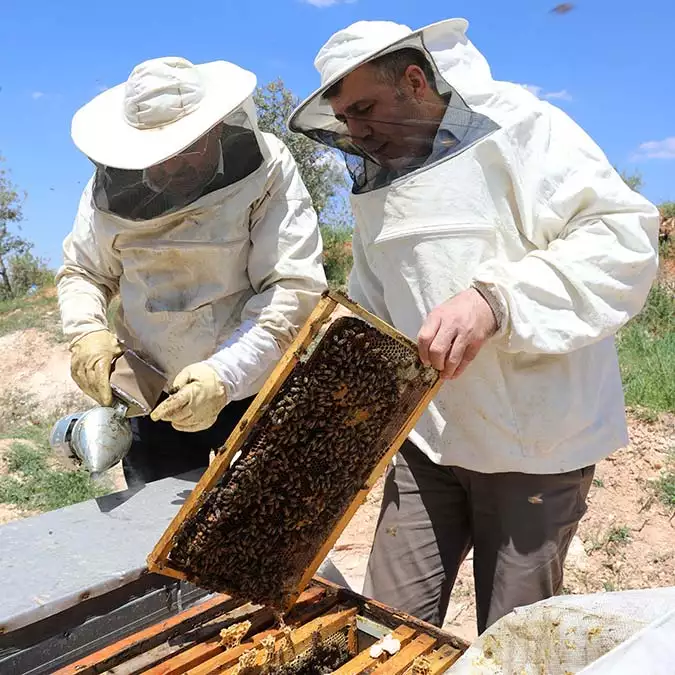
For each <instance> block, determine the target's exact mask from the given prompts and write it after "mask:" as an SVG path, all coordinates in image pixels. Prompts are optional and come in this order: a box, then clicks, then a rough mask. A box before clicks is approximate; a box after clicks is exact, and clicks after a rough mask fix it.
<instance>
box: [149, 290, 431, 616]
mask: <svg viewBox="0 0 675 675" xmlns="http://www.w3.org/2000/svg"><path fill="white" fill-rule="evenodd" d="M336 311H338V312H339V311H347V312H350V313H351V314H353V315H355V316H357V317H359V318H361V319H363V320H364V321H367V322H368V323H370V324H371V325H372V326H374V327H375V328H377V329H378V330H380V331H381V332H382V333H385V334H386V335H388V336H389V337H391V338H393V339H395V340H397V341H399V342H401V343H403V344H404V345H405V346H406V347H408V348H415V349H416V345H415V343H414V342H412V341H411V340H409V339H408V338H407V337H405V336H404V335H402V334H401V333H399V332H398V331H397V330H395V329H394V328H392V327H391V326H390V325H388V324H387V323H386V322H384V321H382V320H381V319H379V318H378V317H376V316H374V315H373V314H371V313H370V312H367V311H366V310H364V309H363V308H362V307H360V306H359V305H357V304H356V303H354V302H353V301H351V300H350V299H349V298H347V297H346V296H344V295H342V294H340V293H333V292H326V293H324V294H323V295H322V297H321V300H320V301H319V303H318V305H317V306H316V307H315V309H314V311H313V312H312V314H311V315H310V316H309V318H308V319H307V321H306V322H305V324H304V326H303V327H302V328H301V330H300V331H299V332H298V335H297V336H296V338H295V340H294V341H293V343H292V344H291V346H290V347H289V348H288V349H287V351H286V352H285V354H284V355H283V356H282V358H281V360H280V361H279V363H278V364H277V366H276V367H275V369H274V370H273V372H272V374H271V375H270V377H269V378H268V379H267V381H266V382H265V384H264V386H263V388H262V389H261V390H260V392H259V393H258V395H257V396H256V398H255V399H254V401H253V402H252V403H251V406H250V407H249V409H248V410H247V412H246V414H245V415H244V417H243V419H242V420H241V422H240V423H239V425H238V426H237V428H236V429H235V430H234V431H233V432H232V434H231V435H230V436H229V438H228V439H227V441H226V442H225V445H224V446H223V448H222V449H221V450H220V452H219V453H218V454H217V455H216V456H215V458H214V459H213V461H212V462H211V464H210V465H209V467H208V468H207V469H206V471H205V473H204V474H203V475H202V477H201V479H200V480H199V482H198V483H197V485H196V486H195V488H194V489H193V491H192V493H191V494H190V496H189V497H188V498H187V500H186V501H185V503H184V504H183V505H182V507H181V509H180V511H179V512H178V513H177V514H176V516H175V517H174V519H173V521H172V522H171V523H170V524H169V526H168V528H167V529H166V531H165V532H164V534H163V535H162V537H161V538H160V540H159V541H158V542H157V544H156V545H155V547H154V549H153V550H152V552H151V553H150V555H149V556H148V559H147V563H148V569H149V570H150V571H151V572H156V573H158V574H164V575H166V576H170V577H174V578H176V579H187V578H188V575H187V574H185V573H184V572H183V571H181V570H178V569H174V568H173V567H172V566H171V562H170V561H169V554H170V552H171V548H172V545H173V539H174V537H175V536H176V534H177V533H178V532H179V531H180V529H181V527H182V525H183V524H184V523H185V522H186V521H187V520H188V519H189V518H190V517H191V516H192V515H194V514H195V513H196V512H197V510H198V509H199V508H200V507H201V506H202V504H203V503H204V501H205V499H206V498H207V496H208V494H209V491H210V490H211V489H212V488H213V487H215V486H216V485H217V484H218V481H219V480H220V478H221V477H222V475H223V474H224V472H225V471H226V470H227V469H228V468H229V466H230V464H231V462H232V459H233V458H234V456H235V455H236V454H237V452H238V451H239V449H240V448H241V447H242V445H243V444H244V442H245V441H246V439H247V437H248V435H249V433H250V432H251V431H252V430H253V429H254V428H255V425H256V422H257V421H258V420H259V419H260V417H261V416H262V415H263V414H264V412H265V410H266V406H267V404H268V403H269V402H270V401H271V400H272V399H273V397H274V396H275V395H276V393H277V392H278V391H279V389H280V388H281V386H282V385H283V384H284V382H285V381H286V379H287V377H288V376H289V375H290V373H291V372H292V370H293V368H294V367H295V365H296V364H297V363H299V362H300V360H301V358H302V357H304V356H305V352H306V350H307V347H308V346H309V345H310V344H311V343H312V341H313V340H314V339H315V338H316V337H317V336H318V335H319V333H320V332H321V330H322V328H323V327H324V326H325V325H326V324H327V323H329V321H330V320H331V318H336V317H335V316H334V315H335V313H336ZM441 385H442V380H441V378H440V374H438V375H436V376H435V378H434V380H433V382H432V383H430V386H429V389H428V390H427V391H426V393H425V394H424V396H423V397H422V398H421V399H420V401H419V402H418V404H417V405H416V406H415V408H414V410H413V411H412V412H411V413H410V415H409V416H408V419H407V421H406V423H405V424H404V425H403V426H402V427H401V429H400V431H399V433H398V435H397V436H396V437H395V438H394V440H393V441H392V442H391V444H390V445H389V447H388V449H387V451H386V453H385V454H384V455H383V456H382V458H381V459H380V461H379V462H378V464H377V465H376V467H375V468H374V469H373V471H372V472H371V474H370V476H369V477H368V479H367V480H366V481H365V483H364V485H363V487H362V488H361V489H360V490H359V492H358V493H357V494H356V496H355V497H354V499H353V500H352V502H351V503H350V504H349V506H348V508H347V509H346V511H345V512H344V514H343V516H342V517H341V518H340V520H339V521H338V523H337V524H336V526H335V527H334V528H333V530H332V531H331V533H330V535H329V536H328V538H327V539H326V540H325V541H324V543H323V545H322V546H321V548H320V549H319V551H318V553H317V555H316V556H315V557H314V559H313V560H312V562H311V563H310V565H309V566H308V567H307V568H306V569H305V572H304V574H303V576H302V578H301V580H300V582H299V583H298V585H297V587H296V588H295V591H294V592H293V593H292V594H291V596H290V599H289V601H288V602H287V604H286V606H285V607H284V608H283V609H284V611H288V610H289V609H290V608H291V607H292V606H293V604H294V603H295V602H296V600H297V598H298V597H299V596H300V594H301V593H302V591H303V590H304V588H306V586H307V585H308V584H309V583H310V581H311V580H312V577H313V576H314V574H315V573H316V571H317V570H318V568H319V566H320V565H321V563H322V562H323V560H324V559H325V557H326V556H327V555H328V553H329V552H330V550H331V549H332V548H333V546H334V545H335V542H336V541H337V540H338V538H339V537H340V535H341V534H342V532H343V531H344V529H345V528H346V527H347V525H348V523H349V521H350V520H351V519H352V517H353V516H354V514H355V513H356V511H357V509H358V508H359V507H360V506H361V504H362V503H363V502H364V500H365V498H366V497H367V495H368V493H369V492H370V490H371V488H372V487H373V485H374V484H375V482H376V481H377V479H378V478H379V477H380V476H381V475H382V473H383V471H384V469H385V468H386V466H387V464H388V463H389V462H390V460H391V459H392V458H393V456H394V455H395V454H396V452H397V451H398V449H399V448H400V447H401V445H402V444H403V442H404V441H405V439H406V438H407V436H408V434H409V433H410V432H411V431H412V429H413V427H414V426H415V424H416V422H417V420H418V419H419V417H420V415H421V414H422V413H423V412H424V410H425V409H426V407H427V406H428V405H429V403H430V402H431V400H432V399H433V398H434V396H435V395H436V393H437V392H438V390H439V388H440V387H441Z"/></svg>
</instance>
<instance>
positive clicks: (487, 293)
mask: <svg viewBox="0 0 675 675" xmlns="http://www.w3.org/2000/svg"><path fill="white" fill-rule="evenodd" d="M471 288H473V289H474V290H475V291H478V293H480V295H481V297H482V298H483V300H485V302H487V304H488V306H489V307H490V309H491V310H492V313H493V314H494V317H495V321H496V322H497V330H499V329H500V328H501V327H502V323H503V322H504V310H503V309H502V305H501V303H500V302H499V299H498V298H497V296H496V295H495V294H494V293H493V292H492V290H491V289H490V287H489V286H488V285H487V284H484V283H483V282H482V281H474V282H473V283H472V284H471Z"/></svg>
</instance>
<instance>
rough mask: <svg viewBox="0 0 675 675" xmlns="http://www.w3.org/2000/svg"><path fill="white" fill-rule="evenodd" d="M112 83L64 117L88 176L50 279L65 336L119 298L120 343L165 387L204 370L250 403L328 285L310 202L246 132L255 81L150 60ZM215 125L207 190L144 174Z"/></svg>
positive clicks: (87, 327) (75, 336)
mask: <svg viewBox="0 0 675 675" xmlns="http://www.w3.org/2000/svg"><path fill="white" fill-rule="evenodd" d="M178 78H182V81H181V83H180V87H179V86H178V84H174V82H176V81H177V80H178ZM186 83H187V84H186ZM121 87H122V90H123V91H122V92H119V91H118V92H117V93H116V94H114V95H113V94H109V92H105V93H104V94H102V95H101V96H100V97H97V98H96V99H94V100H93V101H92V102H90V103H89V104H88V106H85V108H83V109H82V110H81V111H79V112H78V114H77V115H76V116H75V118H74V120H73V138H74V140H75V142H76V144H77V145H78V147H79V148H80V149H81V150H82V151H83V152H84V153H85V154H86V155H87V156H89V157H90V158H91V159H92V160H93V161H94V163H95V165H96V172H95V174H94V176H93V177H92V179H91V180H90V181H89V184H88V185H87V187H86V188H85V190H84V192H83V194H82V198H81V201H80V204H79V208H78V212H77V217H76V219H75V224H74V227H73V230H72V232H71V234H70V235H68V237H67V238H66V240H65V243H64V263H63V266H62V267H61V269H60V270H59V272H58V293H59V300H60V306H61V312H62V317H63V326H64V330H65V334H66V336H67V337H68V338H69V339H70V340H71V343H73V344H76V343H77V341H78V340H81V339H82V338H83V336H86V335H87V334H90V333H92V332H96V331H101V330H105V329H107V328H108V322H107V319H106V310H107V307H108V302H109V301H110V299H111V298H112V297H113V296H115V295H116V294H117V293H119V297H120V301H121V304H120V311H119V313H118V316H117V317H116V322H115V332H116V333H117V337H119V339H120V340H122V341H123V342H124V343H125V345H126V346H128V347H130V348H132V349H134V350H136V351H138V352H139V353H140V354H142V355H144V356H145V357H146V358H147V359H149V360H150V361H151V362H153V363H154V364H155V365H156V366H158V367H159V368H160V369H161V370H162V371H163V372H164V374H165V375H166V377H167V379H168V380H169V382H171V381H172V379H173V378H174V377H175V376H176V375H177V374H178V373H180V372H181V370H182V369H184V368H185V367H186V366H189V365H190V364H194V363H198V362H205V363H206V364H208V365H209V366H211V367H212V368H213V370H214V371H215V372H216V373H218V375H219V377H220V378H221V379H222V380H223V382H224V385H225V388H226V394H227V396H226V399H227V400H228V401H232V400H238V399H244V398H246V397H250V396H252V395H254V394H255V393H257V391H258V390H259V388H260V387H261V385H262V383H263V382H264V380H265V378H266V377H267V376H268V375H269V374H270V372H271V370H272V368H273V367H274V365H275V364H276V362H277V361H278V359H279V357H280V355H281V354H282V352H283V350H284V349H285V348H286V347H287V346H288V345H289V343H290V342H291V340H292V339H293V338H294V336H295V335H296V333H297V331H298V329H299V327H300V326H301V325H302V323H303V322H304V320H305V319H306V318H307V316H308V315H309V313H310V311H311V309H312V308H313V306H314V305H315V304H316V302H317V300H318V298H319V296H320V294H321V292H322V291H323V290H325V288H326V279H325V275H324V272H323V269H322V265H321V238H320V234H319V231H318V227H317V222H316V214H315V212H314V210H313V208H312V204H311V199H310V196H309V193H308V192H307V190H306V188H305V186H304V184H303V182H302V180H301V178H300V175H299V173H298V170H297V167H296V165H295V162H294V160H293V158H292V156H291V154H290V152H289V150H288V149H287V148H286V147H285V146H284V145H283V143H282V142H281V141H279V140H278V139H277V138H276V137H274V136H272V135H271V134H267V133H262V132H261V131H260V130H259V129H258V127H257V123H256V112H255V107H254V104H253V100H252V96H251V95H252V93H253V89H254V87H255V76H254V75H253V74H252V73H249V72H247V71H245V70H242V69H241V68H238V67H237V66H235V65H233V64H230V63H226V62H215V63H211V64H202V65H200V66H193V65H192V64H191V63H189V62H188V61H186V60H184V59H158V60H153V61H150V62H146V63H144V64H141V65H140V66H138V67H137V68H136V69H135V71H134V73H133V74H132V76H131V77H130V79H129V82H128V83H127V84H126V90H125V91H124V87H125V85H121ZM115 89H119V88H115ZM122 101H123V106H124V115H122ZM123 117H124V119H123V120H122V118H123ZM174 118H175V119H177V120H178V121H174ZM120 120H122V121H123V122H124V123H122V121H120ZM167 120H168V123H166V124H165V122H167ZM181 125H182V126H181ZM174 127H176V130H175V131H173V129H174ZM214 128H218V129H219V130H220V131H219V132H218V133H217V138H216V139H215V142H217V143H218V144H219V153H220V156H219V161H218V168H217V170H216V172H215V174H214V175H213V176H212V177H210V183H209V182H208V181H207V183H208V187H207V189H201V188H202V187H203V186H200V189H199V190H198V191H197V192H196V193H191V192H190V191H189V190H186V189H177V188H176V189H174V187H175V186H174V185H172V183H171V180H170V179H169V178H167V177H166V176H163V175H161V174H160V175H159V176H157V175H151V172H150V171H149V170H148V167H150V166H151V165H159V164H161V162H164V161H165V160H166V159H167V158H170V157H171V155H173V154H174V153H175V152H176V151H182V152H183V153H185V148H186V147H187V148H188V151H189V150H190V149H191V148H192V146H190V144H191V143H193V144H194V145H197V144H198V143H201V141H199V140H197V139H199V138H205V137H204V136H202V134H204V133H208V132H210V131H212V130H213V129H214ZM160 129H161V131H162V133H161V134H160V133H157V134H155V132H156V131H159V130H160ZM172 134H174V136H172ZM155 136H156V138H155ZM139 137H140V141H139V140H138V139H139ZM194 152H195V154H196V153H198V152H201V150H199V149H196V150H195V151H194ZM188 154H189V152H188ZM188 178H189V176H188ZM176 180H178V179H176ZM178 187H180V186H178Z"/></svg>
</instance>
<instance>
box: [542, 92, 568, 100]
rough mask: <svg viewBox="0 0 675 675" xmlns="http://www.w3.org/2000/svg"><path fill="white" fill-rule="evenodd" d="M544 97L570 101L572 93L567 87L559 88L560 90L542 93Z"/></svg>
mask: <svg viewBox="0 0 675 675" xmlns="http://www.w3.org/2000/svg"><path fill="white" fill-rule="evenodd" d="M544 98H548V99H551V100H557V101H571V100H572V94H570V93H569V91H567V89H561V90H560V91H551V92H549V93H548V94H544Z"/></svg>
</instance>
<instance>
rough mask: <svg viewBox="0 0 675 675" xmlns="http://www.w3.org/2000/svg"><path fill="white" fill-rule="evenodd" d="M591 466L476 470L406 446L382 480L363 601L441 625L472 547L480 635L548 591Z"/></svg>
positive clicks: (552, 590) (559, 571)
mask: <svg viewBox="0 0 675 675" xmlns="http://www.w3.org/2000/svg"><path fill="white" fill-rule="evenodd" d="M594 469H595V467H593V466H590V467H587V468H584V469H579V470H577V471H570V472H568V473H562V474H545V475H538V474H523V473H499V474H483V473H477V472H475V471H468V470H466V469H460V468H457V467H451V466H438V465H436V464H434V463H433V462H431V460H429V459H428V458H427V457H426V455H424V454H423V453H422V452H421V451H420V450H418V448H417V447H415V446H414V445H413V444H412V443H410V442H409V441H406V443H405V444H404V445H403V446H402V449H401V451H400V453H399V454H398V457H397V460H396V465H395V466H390V467H389V469H388V472H387V475H386V479H385V487H384V499H383V502H382V509H381V512H380V518H379V522H378V525H377V531H376V533H375V540H374V542H373V548H372V551H371V554H370V559H369V561H368V570H367V575H366V581H365V586H364V595H366V596H367V597H372V598H374V599H375V600H379V601H380V602H384V603H386V604H388V605H391V606H393V607H396V608H398V609H400V610H403V611H404V612H407V613H409V614H412V615H413V616H417V617H418V618H420V619H423V620H425V621H428V622H430V623H432V624H435V625H437V626H441V625H442V623H443V619H444V617H445V613H446V611H447V608H448V603H449V601H450V592H451V591H452V587H453V585H454V583H455V579H456V577H457V572H458V570H459V566H460V565H461V563H462V561H463V560H464V558H465V557H466V555H467V553H468V552H469V550H470V549H471V547H473V549H474V553H473V556H474V557H473V570H474V579H475V594H476V605H477V614H478V632H479V634H480V633H482V632H483V631H484V630H485V629H486V628H487V627H488V626H490V625H491V624H492V623H494V622H495V621H496V620H497V619H499V618H501V617H502V616H504V615H505V614H508V613H509V612H511V611H512V610H513V609H514V608H515V607H519V606H523V605H529V604H531V603H533V602H537V601H539V600H543V599H545V598H549V597H551V596H553V595H556V594H557V593H558V592H559V591H560V590H561V588H562V581H563V564H564V561H565V556H566V555H567V550H568V547H569V544H570V542H571V540H572V537H573V536H574V534H575V532H576V530H577V525H578V523H579V520H580V519H581V517H582V516H583V515H584V513H585V511H586V497H587V495H588V491H589V489H590V486H591V481H592V479H593V473H594Z"/></svg>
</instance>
